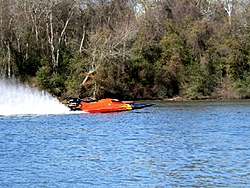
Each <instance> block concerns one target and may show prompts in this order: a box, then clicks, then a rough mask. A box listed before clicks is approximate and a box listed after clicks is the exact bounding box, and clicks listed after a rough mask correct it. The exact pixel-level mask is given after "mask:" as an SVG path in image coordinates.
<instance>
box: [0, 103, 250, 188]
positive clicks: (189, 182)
mask: <svg viewBox="0 0 250 188" xmlns="http://www.w3.org/2000/svg"><path fill="white" fill-rule="evenodd" d="M249 112H250V102H248V101H235V102H230V101H229V102H159V103H157V105H156V106H154V107H152V108H148V109H142V110H139V111H130V112H124V113H114V114H71V115H65V114H63V115H46V116H6V117H4V116H2V117H0V136H1V138H2V139H1V140H0V187H247V186H248V185H249V184H250V173H249V172H250V152H249V138H250V134H249V133H250V131H249V122H250V121H249V120H250V118H249Z"/></svg>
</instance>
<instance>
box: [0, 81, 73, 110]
mask: <svg viewBox="0 0 250 188" xmlns="http://www.w3.org/2000/svg"><path fill="white" fill-rule="evenodd" d="M0 93H1V97H0V115H46V114H66V113H69V109H68V108H67V107H66V106H65V105H63V104H61V103H60V102H59V101H58V100H57V99H55V98H53V97H52V96H51V95H50V94H49V93H47V92H45V91H39V90H38V89H36V88H33V87H29V86H26V85H24V84H21V83H19V82H18V81H17V80H15V79H9V80H7V79H4V78H0Z"/></svg>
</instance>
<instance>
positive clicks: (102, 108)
mask: <svg viewBox="0 0 250 188" xmlns="http://www.w3.org/2000/svg"><path fill="white" fill-rule="evenodd" d="M81 110H82V111H86V112H90V113H105V112H119V111H127V110H132V107H131V105H130V104H128V103H126V102H122V101H118V100H115V99H101V100H98V101H94V102H84V101H82V102H81Z"/></svg>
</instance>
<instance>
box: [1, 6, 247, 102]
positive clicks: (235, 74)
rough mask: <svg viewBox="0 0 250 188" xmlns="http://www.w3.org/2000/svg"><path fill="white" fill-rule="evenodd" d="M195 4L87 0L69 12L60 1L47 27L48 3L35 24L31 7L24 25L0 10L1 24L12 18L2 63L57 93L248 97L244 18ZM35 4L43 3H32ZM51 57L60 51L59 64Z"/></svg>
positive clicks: (4, 67)
mask: <svg viewBox="0 0 250 188" xmlns="http://www.w3.org/2000/svg"><path fill="white" fill-rule="evenodd" d="M6 3H7V4H8V1H6ZM19 3H22V2H21V1H20V2H19ZM33 3H39V2H33ZM19 5H20V7H22V6H21V4H19ZM196 5H197V4H195V3H194V2H193V1H176V2H175V1H169V2H168V3H158V4H157V6H155V4H154V6H152V7H151V8H150V6H149V7H147V9H145V10H146V13H145V15H144V16H142V17H140V15H138V14H136V13H135V12H134V10H135V9H133V8H135V7H133V8H132V4H131V7H130V6H128V4H127V3H124V2H122V1H112V2H111V3H110V2H109V3H108V2H105V1H104V2H103V3H89V4H86V8H85V9H84V11H82V12H78V11H75V12H74V14H71V12H70V10H71V9H70V6H71V2H69V1H67V2H66V1H65V2H64V1H62V2H61V3H60V4H55V6H54V7H53V10H49V11H53V14H52V15H53V19H52V20H53V23H51V25H53V30H52V28H51V30H49V32H47V29H48V28H47V26H48V25H47V21H48V20H47V19H43V18H45V17H46V16H45V13H46V11H44V10H48V9H49V8H48V7H42V9H41V10H39V8H37V10H36V11H38V12H37V15H40V16H41V17H40V19H39V23H34V22H33V21H34V20H35V18H34V17H33V19H34V20H29V19H30V18H32V16H36V15H33V14H32V12H28V10H27V14H31V15H32V16H27V18H25V19H27V23H26V21H25V22H24V21H23V20H22V19H21V18H20V20H19V17H18V16H17V15H14V14H15V12H18V11H17V10H14V9H13V11H12V12H13V15H14V16H15V17H14V18H15V19H13V20H15V22H13V23H12V22H10V21H9V18H8V17H6V16H5V15H4V14H3V15H1V18H2V20H3V23H9V24H10V25H8V24H2V25H1V30H2V31H3V32H2V34H1V41H0V51H1V54H2V55H1V57H2V62H1V69H2V71H3V72H4V73H6V74H9V73H10V72H11V73H15V74H16V75H18V76H20V77H21V78H25V79H26V78H30V79H31V80H32V79H35V80H36V81H37V83H38V84H39V87H41V88H42V89H46V90H48V91H49V92H50V93H52V94H53V95H55V96H60V97H66V96H69V95H71V96H77V97H78V96H80V97H89V96H96V97H97V98H100V97H116V98H121V99H128V98H129V99H164V98H171V97H174V96H178V95H181V96H183V97H186V98H194V99H195V98H203V97H206V96H219V97H220V96H221V95H222V93H223V94H225V95H224V96H227V95H226V94H227V92H228V93H230V92H232V93H233V94H234V97H239V98H249V97H250V90H249V89H248V86H249V84H250V45H249V44H250V43H249V41H250V35H249V31H248V29H247V27H245V20H241V19H240V15H238V19H236V16H237V12H235V15H234V16H235V19H232V23H231V24H228V22H227V20H226V16H225V14H218V13H217V12H223V11H222V10H223V9H222V10H219V9H220V8H221V7H217V8H218V10H216V11H215V12H214V14H212V15H205V16H203V14H202V11H203V10H200V9H199V8H200V7H198V6H196ZM34 6H35V4H34ZM40 6H45V5H44V4H39V6H38V5H37V6H35V7H40ZM204 6H205V4H204ZM17 7H18V6H17ZM13 8H15V6H13ZM46 8H48V9H46ZM209 8H212V7H209ZM80 10H81V9H80ZM39 11H40V12H39ZM203 13H204V12H203ZM9 16H11V15H9ZM69 18H70V19H69ZM138 18H139V19H138ZM10 19H12V18H10ZM68 19H69V20H68ZM67 20H68V21H69V23H68V25H67V27H66V28H65V31H64V33H63V32H62V31H63V29H64V26H65V25H64V24H65V23H66V21H67ZM224 20H226V21H224ZM234 20H238V21H237V22H234ZM17 23H19V24H17ZM12 24H16V25H12ZM10 28H11V29H10ZM13 28H15V29H13ZM51 31H52V32H54V33H50V32H51ZM52 34H53V37H52ZM51 37H52V38H53V41H49V40H48V39H51ZM59 39H60V41H61V43H60V44H59V43H58V41H59ZM81 42H82V43H81ZM80 46H81V52H80ZM52 53H53V54H52ZM53 55H54V56H56V57H57V55H59V56H58V58H59V61H58V65H57V66H56V70H53V68H52V67H53V65H52V64H53V62H52V59H53V58H52V57H53ZM93 70H94V71H93ZM90 72H91V74H89V73H90ZM86 76H87V77H88V79H87V81H86V83H85V84H84V85H83V84H82V82H83V80H84V79H85V77H86ZM34 77H35V78H34Z"/></svg>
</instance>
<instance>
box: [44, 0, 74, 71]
mask: <svg viewBox="0 0 250 188" xmlns="http://www.w3.org/2000/svg"><path fill="white" fill-rule="evenodd" d="M59 8H63V11H66V12H62V11H61V12H60V11H58V10H59ZM75 8H76V2H75V1H69V0H68V1H53V0H49V1H48V2H47V10H46V20H47V22H46V26H47V38H48V42H49V45H50V50H51V59H52V68H53V73H56V72H57V71H56V69H57V67H58V65H59V56H60V50H61V44H62V39H63V37H64V36H65V32H66V29H67V27H68V24H69V21H70V19H71V18H72V16H73V14H74V11H75ZM56 18H62V19H61V20H58V19H57V20H56ZM55 25H57V26H55Z"/></svg>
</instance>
